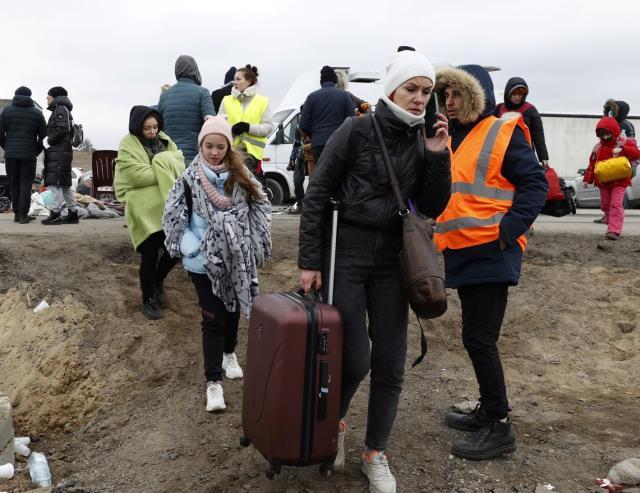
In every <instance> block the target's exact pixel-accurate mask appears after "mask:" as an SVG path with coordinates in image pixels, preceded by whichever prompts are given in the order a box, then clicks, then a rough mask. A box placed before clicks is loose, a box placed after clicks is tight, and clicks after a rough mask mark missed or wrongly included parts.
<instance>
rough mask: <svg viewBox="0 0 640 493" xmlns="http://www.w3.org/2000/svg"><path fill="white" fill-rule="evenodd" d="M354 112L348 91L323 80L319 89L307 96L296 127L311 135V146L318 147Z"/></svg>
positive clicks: (353, 114)
mask: <svg viewBox="0 0 640 493" xmlns="http://www.w3.org/2000/svg"><path fill="white" fill-rule="evenodd" d="M355 114H356V112H355V106H354V104H353V100H352V99H351V96H350V95H349V93H348V92H346V91H344V90H342V89H338V88H337V87H336V85H335V84H334V83H333V82H323V83H322V84H321V87H320V89H318V90H317V91H313V92H312V93H311V94H309V95H308V96H307V100H306V101H305V102H304V105H303V107H302V114H301V115H300V122H299V123H298V127H300V129H301V130H302V131H303V132H304V133H306V134H307V135H310V136H311V146H312V147H319V146H323V145H326V143H327V141H328V140H329V137H331V134H332V133H333V132H335V131H336V129H337V128H338V127H339V126H340V125H342V122H344V120H345V118H348V117H350V116H355Z"/></svg>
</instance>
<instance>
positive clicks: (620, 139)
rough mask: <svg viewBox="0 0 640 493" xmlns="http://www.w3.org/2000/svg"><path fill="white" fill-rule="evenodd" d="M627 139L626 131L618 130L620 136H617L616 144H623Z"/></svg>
mask: <svg viewBox="0 0 640 493" xmlns="http://www.w3.org/2000/svg"><path fill="white" fill-rule="evenodd" d="M626 141H627V131H626V130H624V129H623V130H622V132H620V137H618V145H621V146H622V145H624V143H625V142H626Z"/></svg>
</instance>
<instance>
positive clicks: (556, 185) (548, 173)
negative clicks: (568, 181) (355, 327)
mask: <svg viewBox="0 0 640 493" xmlns="http://www.w3.org/2000/svg"><path fill="white" fill-rule="evenodd" d="M544 175H545V177H546V178H547V182H548V183H549V193H547V200H564V192H563V191H562V188H560V179H559V178H558V173H556V170H555V169H553V168H551V167H548V168H547V169H546V170H545V172H544Z"/></svg>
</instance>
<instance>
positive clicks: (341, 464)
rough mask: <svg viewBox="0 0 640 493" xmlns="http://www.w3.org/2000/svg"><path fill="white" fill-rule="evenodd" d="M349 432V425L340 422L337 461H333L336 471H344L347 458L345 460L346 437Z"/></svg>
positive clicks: (342, 421)
mask: <svg viewBox="0 0 640 493" xmlns="http://www.w3.org/2000/svg"><path fill="white" fill-rule="evenodd" d="M346 432H347V424H346V423H345V422H344V420H342V419H341V420H340V422H339V423H338V453H337V454H336V459H335V460H334V461H333V470H334V471H344V468H345V458H344V435H345V433H346Z"/></svg>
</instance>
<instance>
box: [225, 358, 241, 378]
mask: <svg viewBox="0 0 640 493" xmlns="http://www.w3.org/2000/svg"><path fill="white" fill-rule="evenodd" d="M222 369H223V370H224V373H225V375H226V377H227V378H228V379H230V380H233V379H236V378H242V368H240V365H239V364H238V358H236V353H229V354H227V353H222Z"/></svg>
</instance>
